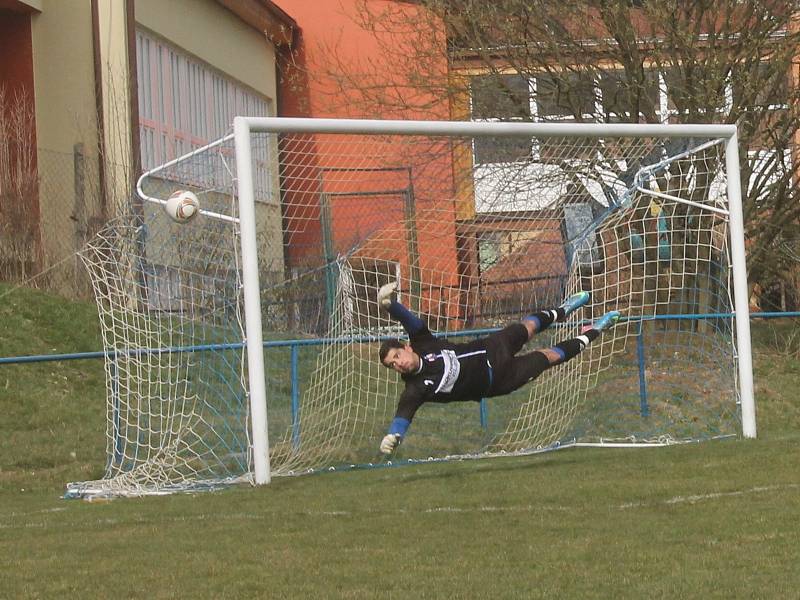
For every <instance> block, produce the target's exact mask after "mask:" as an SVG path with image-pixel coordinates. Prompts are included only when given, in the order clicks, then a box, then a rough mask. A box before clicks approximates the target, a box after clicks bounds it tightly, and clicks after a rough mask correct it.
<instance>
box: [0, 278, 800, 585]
mask: <svg viewBox="0 0 800 600" xmlns="http://www.w3.org/2000/svg"><path fill="white" fill-rule="evenodd" d="M95 322H96V319H95V316H94V309H93V307H91V306H88V305H76V304H68V303H64V302H63V301H60V300H55V299H52V298H48V297H46V296H43V295H41V294H36V293H31V292H27V291H15V292H13V293H10V294H8V295H6V296H4V297H3V302H2V303H0V344H1V345H2V348H3V351H2V354H3V355H5V356H11V355H17V354H37V353H56V352H71V351H86V350H96V349H99V347H100V342H99V333H98V330H97V326H96V324H95ZM753 327H754V340H755V348H754V350H755V379H756V394H757V410H758V419H759V439H758V440H751V441H721V442H709V443H704V444H691V445H686V446H676V447H670V448H662V449H655V448H653V449H640V450H613V449H607V450H589V449H569V450H564V451H560V452H554V453H548V454H544V455H539V456H533V457H524V458H508V459H493V460H485V461H470V462H462V463H449V464H435V465H422V466H410V467H402V468H384V469H374V470H362V471H351V472H345V473H337V474H320V475H312V476H306V477H299V478H288V479H277V480H275V481H274V482H273V484H271V485H270V486H266V487H263V488H257V489H256V488H248V487H240V488H235V489H229V490H225V491H222V492H216V493H206V494H196V495H180V496H171V497H152V498H145V499H130V500H117V501H114V502H111V503H99V502H98V503H87V502H81V501H67V500H62V499H60V496H61V494H62V493H63V489H64V484H65V483H66V482H67V481H75V480H84V479H90V478H95V477H98V476H100V475H101V474H102V466H103V464H104V461H105V441H104V439H105V438H104V399H103V396H104V386H103V373H102V365H101V363H100V362H99V361H72V362H60V363H39V364H29V365H0V414H2V417H0V556H2V567H0V598H53V597H59V596H60V597H64V596H67V595H68V596H79V597H85V598H272V597H274V598H327V597H334V598H374V597H381V598H538V597H546V596H547V597H562V598H662V597H671V598H708V597H712V598H790V597H797V594H798V592H797V590H798V589H800V569H798V568H797V567H798V564H800V529H799V528H798V527H797V523H798V521H800V468H798V467H799V466H800V463H799V460H798V459H800V399H799V398H798V397H799V396H800V392H798V389H800V347H799V346H798V342H800V335H798V334H797V331H798V329H800V326H799V325H798V322H797V321H796V320H795V321H791V320H783V321H781V322H777V321H772V322H769V323H765V322H757V321H756V322H754V324H753Z"/></svg>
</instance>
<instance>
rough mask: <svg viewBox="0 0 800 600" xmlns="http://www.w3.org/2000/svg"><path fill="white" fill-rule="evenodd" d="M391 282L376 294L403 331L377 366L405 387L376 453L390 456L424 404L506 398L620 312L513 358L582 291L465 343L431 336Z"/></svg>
mask: <svg viewBox="0 0 800 600" xmlns="http://www.w3.org/2000/svg"><path fill="white" fill-rule="evenodd" d="M396 288H397V284H396V283H388V284H386V285H384V286H383V287H381V288H380V290H379V291H378V304H379V305H380V306H381V307H382V308H383V309H384V310H386V311H387V312H388V313H389V314H390V315H391V316H392V317H393V318H394V319H396V320H397V321H399V322H400V323H401V324H402V325H403V328H404V329H405V330H406V333H408V337H409V341H408V343H404V342H401V341H400V340H397V339H391V340H386V341H385V342H383V344H381V348H380V360H381V363H382V364H383V366H385V367H387V368H389V369H394V370H395V371H397V372H398V373H400V376H401V377H402V378H403V381H405V383H406V387H405V390H404V391H403V393H402V394H401V395H400V400H399V401H398V403H397V411H396V412H395V416H394V419H393V420H392V423H391V425H390V426H389V432H388V433H387V434H386V436H385V437H384V438H383V441H382V442H381V447H380V449H381V452H382V453H384V454H391V453H392V452H394V450H395V449H396V448H397V446H398V445H399V444H400V441H401V440H402V439H403V436H404V435H405V434H406V431H407V430H408V426H409V425H410V424H411V421H412V419H413V418H414V414H416V412H417V410H418V409H419V407H420V406H422V405H423V404H424V403H426V402H441V403H444V402H459V401H467V400H476V401H478V400H480V399H481V398H486V397H492V396H502V395H504V394H510V393H511V392H513V391H514V390H516V389H518V388H520V387H522V386H523V385H525V384H526V383H528V382H529V381H531V380H533V379H535V378H536V377H538V376H539V375H541V374H542V373H543V372H544V371H546V370H547V369H549V368H550V367H553V366H555V365H559V364H561V363H564V362H566V361H568V360H569V359H571V358H574V357H575V356H577V355H578V354H579V353H580V352H581V351H582V350H583V349H584V348H586V346H588V345H589V344H590V343H591V342H592V341H593V340H594V339H596V338H597V337H598V336H599V335H600V332H601V331H603V330H604V329H608V328H609V327H612V326H613V325H615V324H616V322H617V321H618V320H619V317H620V313H619V312H618V311H612V312H609V313H606V314H605V315H603V316H602V317H601V318H600V319H598V320H597V321H596V322H594V323H593V324H592V325H591V326H590V327H588V328H586V329H585V330H584V331H583V332H582V333H581V335H579V336H578V337H576V338H573V339H570V340H566V341H564V342H561V343H559V344H556V345H555V346H553V347H552V348H547V349H541V350H535V351H533V352H530V353H528V354H523V355H520V356H515V355H516V354H517V352H519V351H520V350H521V349H522V347H523V346H524V345H525V344H526V343H527V342H528V340H530V339H531V337H533V335H534V334H536V333H538V332H540V331H543V330H544V329H546V328H547V327H549V326H550V325H551V324H553V323H555V322H558V321H564V320H565V319H566V318H567V316H568V315H569V314H570V313H572V312H573V311H575V310H577V309H578V308H580V307H581V306H584V305H585V304H586V303H587V302H588V301H589V293H588V292H579V293H577V294H575V295H573V296H570V297H569V298H567V300H565V301H564V303H563V304H562V305H561V306H559V307H558V308H554V309H551V310H545V311H542V312H537V313H535V314H532V315H529V316H527V317H524V318H523V319H522V320H521V321H520V322H518V323H514V324H512V325H509V326H507V327H506V328H505V329H502V330H501V331H498V332H495V333H493V334H491V335H489V336H487V337H484V338H480V339H477V340H474V341H471V342H468V343H465V344H454V343H452V342H450V341H448V340H446V339H443V338H440V339H437V338H435V337H434V336H433V335H432V334H431V332H430V331H429V330H428V327H427V326H426V325H425V323H423V322H422V320H421V319H420V318H419V317H418V316H416V315H415V314H413V313H411V312H410V311H409V310H408V309H407V308H406V307H404V306H403V305H402V304H400V303H399V302H398V301H397V300H396V298H395V294H394V292H395V290H396Z"/></svg>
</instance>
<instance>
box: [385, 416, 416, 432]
mask: <svg viewBox="0 0 800 600" xmlns="http://www.w3.org/2000/svg"><path fill="white" fill-rule="evenodd" d="M409 425H411V421H409V420H408V419H404V418H403V417H395V418H394V419H392V423H391V425H389V433H399V434H400V437H402V436H404V435H405V434H406V431H408V426H409Z"/></svg>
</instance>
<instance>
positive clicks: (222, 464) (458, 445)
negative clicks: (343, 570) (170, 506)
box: [70, 123, 740, 494]
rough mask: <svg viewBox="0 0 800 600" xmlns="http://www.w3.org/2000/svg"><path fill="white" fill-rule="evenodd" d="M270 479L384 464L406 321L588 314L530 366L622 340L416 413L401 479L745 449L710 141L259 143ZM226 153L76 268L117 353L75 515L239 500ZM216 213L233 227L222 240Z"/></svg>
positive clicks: (237, 343) (237, 358) (447, 329)
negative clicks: (627, 450) (698, 449)
mask: <svg viewBox="0 0 800 600" xmlns="http://www.w3.org/2000/svg"><path fill="white" fill-rule="evenodd" d="M251 142H252V143H251V148H252V152H253V172H254V176H253V181H254V187H255V195H256V219H257V221H258V222H257V228H258V232H259V236H258V252H259V273H260V282H261V302H262V315H261V318H262V326H263V335H264V340H265V349H264V353H265V354H264V357H265V365H266V366H265V373H264V378H265V380H266V388H267V413H268V426H269V440H270V463H271V467H272V473H273V474H276V475H280V474H297V473H304V472H309V471H314V470H318V469H322V468H331V467H340V466H342V467H343V466H347V465H364V464H372V463H375V462H376V454H377V446H378V444H379V442H380V439H381V437H382V436H383V435H384V433H385V431H386V429H387V426H388V424H389V422H390V421H391V419H392V416H393V415H394V409H395V405H396V401H397V398H398V396H399V393H400V391H401V386H402V385H403V384H402V382H401V381H400V379H399V377H398V376H397V375H396V374H395V373H394V372H392V371H390V370H388V369H386V368H384V367H383V366H382V365H381V364H380V363H379V361H378V357H377V350H378V346H379V344H380V340H382V339H384V338H386V337H397V336H402V335H403V332H402V330H401V329H400V328H399V326H398V325H397V324H396V323H393V322H392V321H390V320H389V319H388V317H387V315H386V314H385V313H381V312H380V311H379V309H378V305H377V303H376V292H377V289H378V287H380V285H382V284H384V283H387V282H389V281H398V282H399V288H400V296H399V299H400V301H401V302H402V303H403V304H405V305H406V306H407V307H409V308H410V309H411V310H413V311H414V312H416V313H418V314H419V315H421V316H422V317H423V319H424V320H425V321H426V322H427V324H428V325H429V327H430V329H431V330H432V331H435V332H438V333H440V334H443V335H446V336H448V337H450V338H451V339H453V340H454V341H455V340H459V341H465V340H466V339H470V338H474V337H475V336H478V335H483V334H485V333H487V332H489V331H492V330H494V329H495V328H497V327H500V326H502V325H504V324H506V323H508V322H512V321H515V320H518V319H519V318H521V317H523V316H525V315H527V314H530V313H531V312H533V311H535V310H537V309H544V308H550V307H553V306H556V305H558V304H559V303H560V302H561V301H562V299H563V298H564V297H566V296H568V295H570V294H572V293H575V292H577V291H580V290H586V291H589V292H590V293H591V301H590V303H589V305H588V306H587V307H585V308H584V309H582V310H581V311H579V312H576V313H574V314H573V315H571V317H570V319H569V321H568V322H567V323H565V324H563V325H560V326H557V327H552V328H550V329H548V330H547V331H546V332H543V333H542V334H540V335H539V336H537V337H536V338H535V339H534V340H533V341H532V343H531V344H530V348H529V349H533V348H535V347H547V346H551V345H553V344H554V343H556V342H558V341H561V340H564V339H568V338H572V337H575V336H576V335H577V334H578V333H579V330H580V328H581V326H582V325H584V324H585V323H586V322H588V321H590V320H591V319H594V318H597V317H599V316H600V315H602V314H603V313H605V312H607V311H609V310H619V311H621V312H622V313H623V317H624V318H623V320H622V322H621V323H620V324H619V325H618V326H617V327H616V328H614V329H612V330H610V331H608V332H606V333H605V334H604V335H603V336H602V337H601V338H600V339H598V340H596V341H595V342H594V343H593V344H592V345H591V346H590V347H589V349H588V350H587V351H585V352H583V353H581V354H580V355H579V356H578V357H577V358H575V359H573V360H572V361H570V362H568V363H566V364H564V365H561V366H559V367H557V368H554V369H551V370H549V371H547V372H545V373H544V374H543V375H542V376H541V377H539V378H538V379H536V380H535V381H534V382H532V384H530V385H528V386H525V387H523V388H522V389H520V390H518V391H517V392H514V393H513V394H511V395H509V396H505V397H502V398H492V399H490V400H486V401H481V402H480V403H475V402H457V403H451V404H446V405H435V404H429V405H428V404H426V405H425V406H424V407H423V408H422V409H421V410H420V411H419V412H418V413H417V416H416V418H415V420H414V423H413V424H412V426H411V429H410V430H409V433H408V435H407V436H406V438H405V440H404V443H403V445H402V446H401V450H400V455H399V458H400V459H401V460H427V459H430V458H433V459H438V458H445V457H456V456H458V457H463V456H470V457H473V456H489V455H496V454H508V453H517V452H534V451H538V450H543V449H550V448H555V447H562V446H564V445H568V444H574V443H668V442H678V441H687V440H698V439H707V438H715V437H721V436H729V435H736V434H737V431H738V427H739V420H740V419H739V414H738V407H737V386H736V365H735V346H734V339H733V331H732V319H731V316H730V308H731V300H730V294H729V280H730V277H729V275H730V268H729V258H728V230H727V214H726V213H727V198H726V191H725V190H726V188H725V173H724V143H723V141H722V140H706V139H686V138H657V137H629V138H615V137H602V138H600V137H580V138H572V137H570V138H540V139H537V138H534V139H532V138H531V137H528V136H517V137H513V136H502V137H500V136H494V135H493V134H492V124H491V123H487V124H486V134H485V135H479V136H476V137H474V138H464V137H457V136H438V137H435V136H431V137H426V136H411V135H408V136H377V135H355V134H346V135H345V134H324V135H323V134H289V133H283V134H254V135H253V136H252V139H251ZM233 155H234V152H233V143H232V141H225V142H224V143H220V144H218V145H216V146H215V147H214V148H212V149H209V150H207V151H203V152H200V153H198V154H196V155H194V156H192V157H190V158H187V159H186V160H182V161H178V162H177V163H176V164H175V165H172V166H170V167H169V168H166V169H163V170H161V171H159V172H158V173H155V174H153V175H152V176H151V177H150V178H148V179H147V181H146V182H145V184H146V185H145V191H146V192H147V194H149V195H152V196H157V197H161V198H163V197H166V196H167V195H168V194H169V193H170V192H171V191H173V190H175V189H182V188H190V189H193V190H195V191H196V192H197V194H198V196H199V198H200V202H201V207H202V208H203V209H204V210H205V211H206V213H209V212H213V213H215V214H216V215H217V216H211V215H209V214H202V215H200V216H199V217H197V218H196V219H194V220H192V221H190V222H188V223H185V224H177V223H171V222H169V220H168V218H167V216H166V215H165V213H164V211H163V210H162V207H161V206H160V205H158V204H153V203H144V204H143V205H142V206H139V207H138V208H136V207H135V210H133V211H132V212H133V215H132V216H128V217H124V218H123V219H122V220H121V221H120V222H117V223H115V224H112V226H110V227H109V228H108V229H107V230H106V231H105V232H104V233H103V234H102V236H101V237H100V238H99V239H98V240H97V241H96V242H95V243H94V244H93V245H92V247H91V248H90V249H89V250H88V251H87V253H86V262H87V264H88V265H89V267H90V270H91V272H92V275H93V278H94V281H95V289H96V290H97V295H98V302H99V304H100V308H101V317H102V320H103V325H104V334H105V340H106V345H107V349H108V350H109V351H110V352H113V353H114V354H113V355H112V356H111V357H110V358H109V360H108V361H107V368H108V396H109V427H108V439H109V442H108V447H109V465H108V469H107V473H106V477H105V478H104V479H103V480H101V481H99V482H87V483H84V484H75V485H73V486H71V488H70V489H71V490H72V491H73V493H75V494H80V493H97V492H98V491H101V492H105V493H137V494H138V493H152V492H160V491H173V490H176V489H196V488H198V487H204V486H213V485H217V484H220V483H224V482H228V481H235V480H240V479H248V478H249V477H250V472H251V470H252V468H251V462H252V457H251V456H250V450H249V448H250V443H249V440H248V428H249V424H248V410H247V384H246V374H245V367H244V362H243V358H242V357H243V353H244V350H243V347H242V342H243V338H244V334H243V331H244V329H243V322H244V318H245V317H244V315H243V311H242V309H241V280H240V276H239V271H240V264H239V260H238V259H239V256H238V253H239V246H238V244H239V240H238V224H237V222H236V220H235V217H236V208H235V207H236V205H237V201H238V200H237V198H236V192H235V184H236V173H235V168H234V166H233V164H232V163H233ZM218 215H224V216H229V217H234V219H233V220H221V219H220V218H219V217H218Z"/></svg>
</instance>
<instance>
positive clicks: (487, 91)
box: [470, 74, 532, 164]
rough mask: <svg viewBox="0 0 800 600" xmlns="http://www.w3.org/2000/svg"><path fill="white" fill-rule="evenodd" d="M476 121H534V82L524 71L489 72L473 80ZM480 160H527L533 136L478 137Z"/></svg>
mask: <svg viewBox="0 0 800 600" xmlns="http://www.w3.org/2000/svg"><path fill="white" fill-rule="evenodd" d="M470 88H471V99H472V106H471V110H472V120H473V121H531V120H532V118H531V100H530V97H531V96H530V84H529V81H528V79H527V78H525V77H523V76H521V75H516V74H515V75H485V76H480V77H473V78H472V81H471V82H470ZM474 143H475V146H474V155H475V163H476V164H487V163H488V164H491V163H513V162H525V161H528V160H529V159H530V155H531V140H530V138H524V137H523V138H519V137H499V136H498V137H493V136H482V137H479V138H476V139H475V142H474Z"/></svg>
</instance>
